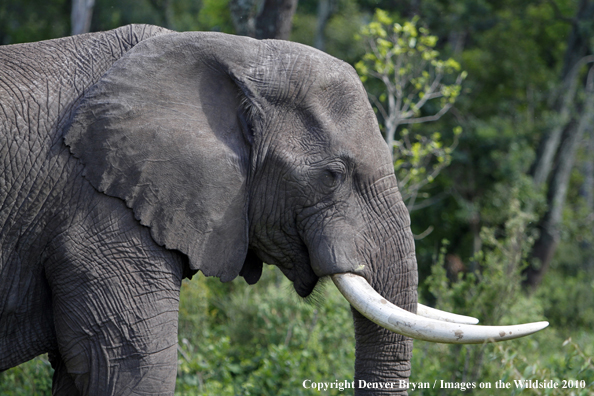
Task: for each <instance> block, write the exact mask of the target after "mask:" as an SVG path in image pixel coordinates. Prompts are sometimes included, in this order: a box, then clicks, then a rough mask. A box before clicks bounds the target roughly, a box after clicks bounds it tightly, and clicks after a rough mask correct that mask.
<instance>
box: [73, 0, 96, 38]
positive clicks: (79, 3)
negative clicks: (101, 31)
mask: <svg viewBox="0 0 594 396" xmlns="http://www.w3.org/2000/svg"><path fill="white" fill-rule="evenodd" d="M94 5H95V0H72V13H71V14H70V21H71V26H72V32H71V33H72V35H73V36H74V35H77V34H82V33H88V32H89V30H90V29H91V17H92V16H93V6H94Z"/></svg>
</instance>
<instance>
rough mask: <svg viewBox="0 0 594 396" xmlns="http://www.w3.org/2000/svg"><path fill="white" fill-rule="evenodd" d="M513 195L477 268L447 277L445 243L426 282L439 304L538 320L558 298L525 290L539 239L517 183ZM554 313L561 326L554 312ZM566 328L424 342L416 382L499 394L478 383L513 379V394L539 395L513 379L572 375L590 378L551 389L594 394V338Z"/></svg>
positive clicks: (488, 232) (488, 317) (507, 319)
mask: <svg viewBox="0 0 594 396" xmlns="http://www.w3.org/2000/svg"><path fill="white" fill-rule="evenodd" d="M511 196H512V198H511V208H510V209H509V211H508V217H507V220H506V222H505V226H504V227H503V228H502V229H499V228H483V229H482V231H481V238H482V241H483V245H482V246H483V248H482V250H481V251H480V252H479V253H478V254H477V255H475V257H474V258H473V260H474V264H475V265H474V268H475V271H474V272H469V273H466V274H463V273H460V274H458V276H457V279H456V280H455V281H453V282H452V281H451V280H450V279H448V277H447V276H446V271H445V268H444V265H443V264H444V261H445V254H446V252H447V250H448V243H447V241H446V242H445V243H443V245H442V248H441V250H440V253H439V255H438V257H436V260H435V263H434V265H433V267H432V273H431V276H430V277H428V279H427V281H426V283H427V287H428V290H430V291H431V293H432V294H433V297H434V298H435V299H436V305H437V307H438V308H440V309H445V310H448V311H453V312H459V313H464V314H466V315H470V316H474V317H478V318H480V319H481V321H482V324H485V325H499V324H510V323H522V322H531V321H538V320H542V318H543V317H544V314H543V313H544V312H546V311H547V309H546V304H547V303H548V302H549V301H550V300H551V296H550V295H547V294H545V293H542V294H539V295H532V296H529V295H526V294H525V293H524V292H523V291H522V289H521V280H522V277H521V270H522V268H523V267H524V266H525V257H526V255H527V253H528V252H529V249H530V247H531V245H532V243H533V240H534V237H533V235H532V233H531V232H530V227H529V224H530V222H531V221H532V220H533V218H534V215H533V214H532V213H531V212H527V211H526V210H525V209H522V205H521V203H520V201H519V199H518V196H519V192H518V190H517V189H516V190H514V191H512V193H511ZM567 288H568V285H565V286H563V287H559V293H560V294H563V289H564V292H565V293H567V292H568V290H567ZM545 290H550V289H545ZM569 294H571V292H569ZM589 301H591V300H589ZM582 305H583V306H585V305H590V304H587V303H586V304H582ZM569 306H570V307H571V303H570V304H569ZM577 306H580V305H579V304H577ZM548 319H550V320H551V322H552V323H553V326H557V322H556V321H553V320H552V319H553V318H548ZM565 334H566V331H565V330H563V331H561V332H560V333H556V331H555V329H554V328H547V329H545V330H543V331H541V332H539V333H537V334H534V335H531V336H529V337H526V338H523V339H518V340H513V341H510V342H504V343H498V344H484V345H464V346H459V345H443V344H430V343H425V342H418V341H417V342H416V343H415V351H414V352H413V361H412V365H413V376H412V378H411V381H428V382H430V383H433V382H434V381H437V382H438V383H439V381H441V380H445V381H452V382H458V383H462V382H471V383H472V382H474V383H475V384H477V388H476V389H473V393H476V394H479V395H483V394H484V395H491V394H494V392H496V390H495V389H494V388H491V389H483V390H481V389H479V388H478V384H479V383H481V382H483V383H490V384H491V385H492V386H493V387H494V384H495V383H496V382H497V381H499V380H501V381H503V382H510V383H512V386H511V389H509V390H506V394H512V395H515V394H519V393H520V392H523V393H522V394H536V395H539V394H542V393H541V391H542V389H525V390H522V388H518V387H517V385H516V383H515V382H514V381H518V382H519V381H526V380H533V381H534V380H539V381H543V380H553V381H557V382H558V383H559V384H560V387H561V386H562V385H563V382H562V381H563V380H566V381H573V382H572V384H575V381H578V382H579V381H583V382H581V383H580V384H581V385H580V387H579V388H578V389H575V388H574V389H563V388H559V389H548V390H547V391H546V393H545V394H547V395H566V394H573V395H589V394H592V390H593V387H594V365H593V364H592V359H593V357H592V356H593V354H594V337H593V336H592V334H591V333H590V332H586V331H584V332H581V333H578V334H577V336H578V338H580V340H579V341H578V342H575V341H572V340H571V338H569V339H566V338H567V336H566V335H565ZM574 334H575V333H574ZM584 386H585V387H584ZM569 392H572V393H569ZM423 394H424V395H425V394H426V395H439V394H442V390H440V389H430V390H427V391H425V390H424V391H423Z"/></svg>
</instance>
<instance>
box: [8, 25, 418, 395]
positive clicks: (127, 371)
mask: <svg viewBox="0 0 594 396" xmlns="http://www.w3.org/2000/svg"><path fill="white" fill-rule="evenodd" d="M0 65H1V67H0V109H1V111H0V123H1V124H0V128H1V131H2V133H1V134H0V158H1V161H2V162H1V167H2V173H1V175H2V176H1V178H0V208H1V211H0V243H1V252H0V254H1V256H0V274H1V275H0V370H2V369H7V368H9V367H13V366H16V365H18V364H20V363H23V362H25V361H27V360H29V359H31V358H33V357H34V356H37V355H39V354H41V353H44V352H49V354H50V358H51V361H52V364H53V366H54V367H55V368H56V373H55V377H54V394H64V395H73V394H77V392H79V393H81V394H97V395H107V394H117V395H123V394H148V393H150V394H173V390H174V386H175V375H176V342H177V318H178V302H179V290H180V283H181V280H182V278H183V277H184V276H189V275H191V274H193V273H194V272H195V271H197V270H201V271H202V272H203V273H204V274H206V275H209V276H218V277H220V279H221V280H222V281H229V280H231V279H233V278H235V277H236V276H237V275H243V276H244V277H245V279H246V280H247V281H248V283H254V282H256V281H257V280H258V278H259V276H260V273H261V268H262V260H264V261H266V262H267V263H270V264H274V265H277V266H278V267H279V268H280V269H281V270H282V272H283V273H284V274H285V275H286V276H287V277H288V278H289V279H290V280H291V281H292V282H293V284H294V287H295V290H296V291H297V293H298V294H299V295H301V296H307V295H308V294H309V293H310V292H311V291H312V289H313V288H314V286H315V285H316V282H317V281H318V279H319V278H320V277H323V276H326V275H329V274H334V273H343V272H354V273H358V274H360V275H362V276H364V277H365V278H367V280H368V281H369V282H370V283H371V285H372V286H373V287H374V288H375V289H376V290H377V291H378V292H379V293H380V294H382V295H383V296H384V297H385V298H387V299H388V300H390V301H392V302H394V303H395V304H397V305H399V306H401V307H403V308H405V309H407V310H410V311H413V310H415V309H416V308H415V307H416V301H417V294H416V285H417V273H416V261H415V256H414V244H413V238H412V235H411V232H410V227H409V216H408V213H407V211H406V208H405V206H404V205H403V203H402V200H401V197H400V194H399V192H398V189H397V184H396V179H395V177H394V173H393V168H392V166H391V162H390V156H389V154H388V149H387V147H386V144H385V143H384V141H383V139H382V137H381V136H380V132H379V129H378V125H377V122H376V119H375V116H374V114H373V111H372V109H371V107H370V105H369V103H368V101H367V96H366V94H365V91H364V89H363V87H362V85H361V83H360V82H359V80H358V78H357V75H356V73H355V72H354V70H353V69H352V68H351V67H350V66H348V65H347V64H345V63H343V62H341V61H339V60H337V59H334V58H332V57H330V56H328V55H326V54H324V53H322V52H319V51H317V50H314V49H312V48H309V47H306V46H302V45H298V44H295V43H289V42H283V41H256V40H253V39H249V38H245V37H235V36H228V35H223V34H217V33H198V32H193V33H174V32H171V31H167V30H164V29H161V28H157V27H152V26H139V25H136V26H126V27H122V28H120V29H117V30H113V31H109V32H104V33H93V34H87V35H81V36H76V37H70V38H64V39H58V40H51V41H45V42H39V43H31V44H22V45H12V46H4V47H0ZM353 316H354V321H355V331H356V350H357V352H356V363H355V368H356V370H355V372H356V374H355V379H356V380H359V379H363V380H366V381H367V382H377V381H381V382H385V381H397V380H399V379H402V378H407V377H408V376H409V374H410V363H409V362H410V357H411V349H412V341H411V340H410V339H407V338H405V337H402V336H399V335H396V334H393V333H390V332H388V331H386V330H383V329H381V328H379V327H378V326H376V325H375V324H373V323H371V322H369V321H368V320H367V319H365V318H363V317H362V316H361V315H360V314H359V313H357V312H353ZM74 388H76V389H77V390H74ZM366 392H368V393H369V394H376V395H379V394H384V393H382V392H381V391H378V390H377V389H376V390H373V391H369V390H367V391H365V390H359V391H357V395H363V394H367V393H366ZM393 393H395V391H391V392H386V394H393Z"/></svg>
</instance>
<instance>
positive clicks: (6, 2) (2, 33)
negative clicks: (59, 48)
mask: <svg viewBox="0 0 594 396" xmlns="http://www.w3.org/2000/svg"><path fill="white" fill-rule="evenodd" d="M69 32H70V1H67V0H55V1H40V0H2V1H1V2H0V44H16V43H25V42H29V41H39V40H47V39H50V38H56V37H62V36H67V35H68V33H69Z"/></svg>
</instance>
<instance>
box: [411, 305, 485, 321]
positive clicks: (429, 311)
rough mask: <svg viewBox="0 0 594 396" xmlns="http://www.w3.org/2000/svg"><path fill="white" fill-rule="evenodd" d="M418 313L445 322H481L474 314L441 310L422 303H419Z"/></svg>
mask: <svg viewBox="0 0 594 396" xmlns="http://www.w3.org/2000/svg"><path fill="white" fill-rule="evenodd" d="M417 315H420V316H424V317H426V318H429V319H435V320H441V321H444V322H451V323H461V324H472V325H475V324H477V323H478V322H479V320H478V319H477V318H473V317H472V316H464V315H458V314H454V313H450V312H446V311H440V310H439V309H435V308H431V307H428V306H426V305H423V304H420V303H419V304H417Z"/></svg>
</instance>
